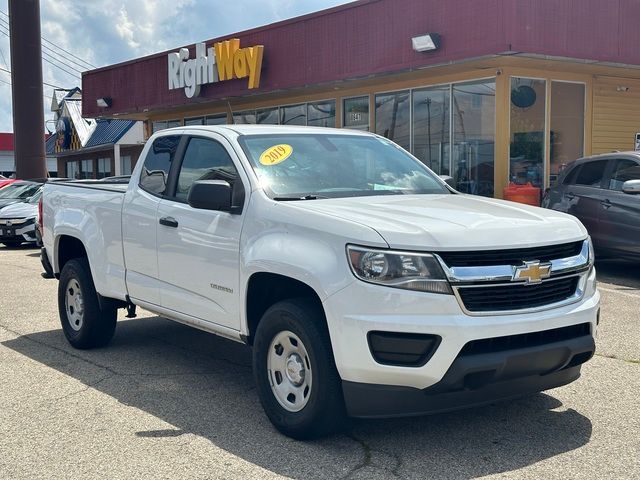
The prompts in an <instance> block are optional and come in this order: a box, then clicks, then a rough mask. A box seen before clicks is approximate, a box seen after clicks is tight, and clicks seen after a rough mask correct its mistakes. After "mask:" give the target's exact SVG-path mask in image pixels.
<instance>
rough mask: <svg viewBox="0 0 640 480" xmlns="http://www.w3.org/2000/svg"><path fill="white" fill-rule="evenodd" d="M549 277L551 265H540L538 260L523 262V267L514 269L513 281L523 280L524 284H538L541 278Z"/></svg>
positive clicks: (547, 263)
mask: <svg viewBox="0 0 640 480" xmlns="http://www.w3.org/2000/svg"><path fill="white" fill-rule="evenodd" d="M550 276H551V264H550V263H549V262H546V263H540V262H539V261H538V260H534V261H532V262H524V265H520V266H519V267H516V269H515V271H514V272H513V281H514V282H517V281H519V280H524V281H525V284H527V285H529V284H531V283H540V282H541V281H542V279H543V278H549V277H550Z"/></svg>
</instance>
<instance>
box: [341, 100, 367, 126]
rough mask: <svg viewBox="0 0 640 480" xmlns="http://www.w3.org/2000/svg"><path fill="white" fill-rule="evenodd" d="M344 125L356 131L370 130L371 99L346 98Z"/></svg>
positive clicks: (344, 103) (344, 102)
mask: <svg viewBox="0 0 640 480" xmlns="http://www.w3.org/2000/svg"><path fill="white" fill-rule="evenodd" d="M343 107H344V108H343V115H342V116H343V118H342V125H343V126H344V127H345V128H352V129H354V130H369V97H368V96H364V97H356V98H345V99H344V101H343Z"/></svg>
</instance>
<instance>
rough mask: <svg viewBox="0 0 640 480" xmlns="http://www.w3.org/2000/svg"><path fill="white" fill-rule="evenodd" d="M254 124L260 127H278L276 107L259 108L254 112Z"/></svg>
mask: <svg viewBox="0 0 640 480" xmlns="http://www.w3.org/2000/svg"><path fill="white" fill-rule="evenodd" d="M256 123H259V124H262V125H278V107H273V108H260V109H258V110H256Z"/></svg>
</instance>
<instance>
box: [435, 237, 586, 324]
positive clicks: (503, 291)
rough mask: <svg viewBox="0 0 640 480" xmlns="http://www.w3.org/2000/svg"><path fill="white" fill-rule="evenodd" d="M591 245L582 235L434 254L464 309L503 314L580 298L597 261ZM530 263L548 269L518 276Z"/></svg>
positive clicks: (541, 307) (478, 312) (470, 311)
mask: <svg viewBox="0 0 640 480" xmlns="http://www.w3.org/2000/svg"><path fill="white" fill-rule="evenodd" d="M589 248H590V242H589V240H584V241H580V242H570V243H564V244H559V245H548V246H542V247H535V248H528V249H514V250H488V251H484V252H483V251H480V252H478V251H467V252H437V253H435V254H434V255H435V256H436V258H437V259H438V261H439V262H440V265H441V267H442V269H443V271H444V272H445V275H446V276H447V278H448V280H449V282H450V283H451V286H452V288H453V292H454V294H455V296H456V298H457V299H458V303H459V304H460V307H461V308H462V309H463V311H464V312H465V313H467V314H468V315H492V314H493V315H505V314H508V313H512V312H533V311H538V310H544V309H545V308H553V307H557V306H561V305H568V304H570V303H573V302H576V301H578V300H580V299H581V298H582V296H583V294H584V288H585V285H586V277H587V276H588V274H589V272H590V270H591V265H592V260H593V259H592V255H591V252H590V251H589ZM535 255H538V257H536V256H535ZM525 262H527V263H525ZM541 262H544V263H541ZM529 265H534V266H535V265H544V266H545V268H546V271H544V275H541V274H540V271H538V270H536V269H535V268H534V269H533V270H532V274H533V275H534V276H533V277H531V276H530V275H524V276H521V275H519V273H522V272H521V270H522V267H523V266H529ZM527 273H528V272H527ZM523 277H524V278H523Z"/></svg>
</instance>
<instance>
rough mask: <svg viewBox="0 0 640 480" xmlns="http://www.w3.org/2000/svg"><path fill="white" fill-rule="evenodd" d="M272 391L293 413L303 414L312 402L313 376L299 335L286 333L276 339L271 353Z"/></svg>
mask: <svg viewBox="0 0 640 480" xmlns="http://www.w3.org/2000/svg"><path fill="white" fill-rule="evenodd" d="M267 373H268V375H269V384H270V386H271V392H272V393H273V396H274V397H275V398H276V400H277V401H278V403H279V404H280V405H281V406H282V407H283V408H284V409H285V410H287V411H289V412H299V411H300V410H302V409H303V408H304V407H305V406H306V405H307V403H308V402H309V397H310V396H311V387H312V382H313V374H312V370H311V359H310V358H309V354H308V352H307V349H306V347H305V346H304V343H302V340H300V337H298V336H297V335H296V334H295V333H293V332H290V331H288V330H287V331H282V332H279V333H278V334H277V335H275V336H274V337H273V339H272V340H271V344H270V345H269V351H268V353H267Z"/></svg>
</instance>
